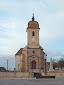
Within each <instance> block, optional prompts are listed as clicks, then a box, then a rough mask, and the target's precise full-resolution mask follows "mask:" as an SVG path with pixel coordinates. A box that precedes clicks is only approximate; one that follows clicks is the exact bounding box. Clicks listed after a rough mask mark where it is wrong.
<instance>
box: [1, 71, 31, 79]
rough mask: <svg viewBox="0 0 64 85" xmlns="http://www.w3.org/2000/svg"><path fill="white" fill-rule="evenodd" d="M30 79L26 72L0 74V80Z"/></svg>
mask: <svg viewBox="0 0 64 85" xmlns="http://www.w3.org/2000/svg"><path fill="white" fill-rule="evenodd" d="M27 77H30V74H29V73H28V72H0V78H27Z"/></svg>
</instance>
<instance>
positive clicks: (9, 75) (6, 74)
mask: <svg viewBox="0 0 64 85" xmlns="http://www.w3.org/2000/svg"><path fill="white" fill-rule="evenodd" d="M41 75H42V76H44V75H45V73H44V72H42V73H41ZM46 75H47V76H56V77H59V76H60V77H61V76H62V77H64V72H47V73H46ZM30 77H33V73H29V72H0V79H1V78H30Z"/></svg>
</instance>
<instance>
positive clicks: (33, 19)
mask: <svg viewBox="0 0 64 85" xmlns="http://www.w3.org/2000/svg"><path fill="white" fill-rule="evenodd" d="M34 19H35V18H34V8H33V17H32V21H34Z"/></svg>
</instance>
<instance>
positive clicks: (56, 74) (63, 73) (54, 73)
mask: <svg viewBox="0 0 64 85" xmlns="http://www.w3.org/2000/svg"><path fill="white" fill-rule="evenodd" d="M41 75H42V76H44V75H47V76H56V77H58V76H64V72H47V73H44V72H42V73H41Z"/></svg>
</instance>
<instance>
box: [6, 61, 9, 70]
mask: <svg viewBox="0 0 64 85" xmlns="http://www.w3.org/2000/svg"><path fill="white" fill-rule="evenodd" d="M6 61H7V71H8V61H9V60H6Z"/></svg>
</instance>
